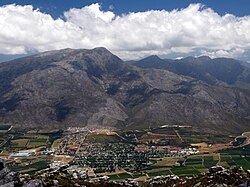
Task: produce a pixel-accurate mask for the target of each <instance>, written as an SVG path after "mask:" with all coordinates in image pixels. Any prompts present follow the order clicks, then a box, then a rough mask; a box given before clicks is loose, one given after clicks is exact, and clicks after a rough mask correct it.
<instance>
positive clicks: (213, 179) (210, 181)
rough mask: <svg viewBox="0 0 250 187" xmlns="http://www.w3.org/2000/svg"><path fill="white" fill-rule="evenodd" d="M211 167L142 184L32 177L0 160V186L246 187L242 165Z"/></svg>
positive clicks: (54, 174) (60, 175)
mask: <svg viewBox="0 0 250 187" xmlns="http://www.w3.org/2000/svg"><path fill="white" fill-rule="evenodd" d="M215 168H218V169H217V170H214V169H213V170H210V172H207V173H204V174H202V175H193V176H190V177H184V178H179V177H178V176H175V175H167V176H157V177H154V178H153V179H147V180H146V181H145V182H143V183H140V184H139V183H138V182H137V181H134V180H131V179H126V180H122V181H121V180H120V181H110V180H108V177H107V178H105V177H99V178H98V177H97V178H86V179H77V178H75V177H74V175H72V174H69V173H67V172H66V170H63V169H59V170H57V171H53V170H52V171H50V172H49V170H47V171H42V172H40V173H39V174H35V175H32V176H29V175H26V176H21V175H20V174H19V173H17V172H12V171H10V170H9V169H8V168H6V167H5V165H4V163H3V162H2V161H0V187H78V186H82V187H106V186H107V187H168V186H169V187H170V186H176V187H200V186H204V187H221V186H223V187H229V186H230V187H237V186H238V187H247V186H249V185H250V180H249V177H250V173H249V171H244V170H243V169H242V168H234V169H220V168H221V167H215Z"/></svg>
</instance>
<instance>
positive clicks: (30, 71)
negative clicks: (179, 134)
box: [0, 48, 250, 133]
mask: <svg viewBox="0 0 250 187" xmlns="http://www.w3.org/2000/svg"><path fill="white" fill-rule="evenodd" d="M202 59H205V60H208V61H210V60H209V59H208V58H202ZM154 60H159V59H158V58H157V57H155V56H153V57H151V59H150V58H149V60H148V62H152V61H154ZM211 60H212V59H211ZM163 61H164V63H165V60H163ZM163 61H161V62H163ZM169 61H170V66H166V67H167V68H169V67H170V68H173V69H167V68H166V67H165V66H161V65H162V64H161V63H159V62H157V63H153V64H157V66H158V65H159V66H158V67H157V68H154V67H139V65H138V62H137V63H135V64H127V63H125V62H124V61H122V60H121V59H120V58H119V57H117V56H115V55H113V54H112V53H111V52H109V51H108V50H107V49H105V48H95V49H92V50H86V49H64V50H58V51H49V52H45V53H41V54H37V55H33V56H30V57H24V58H21V59H16V60H13V61H10V62H4V63H1V64H0V83H1V86H0V121H1V122H2V123H10V124H12V125H13V126H15V127H22V128H38V127H39V128H67V127H69V126H78V127H85V126H88V127H90V128H104V127H111V128H148V127H149V126H152V127H153V126H161V125H163V124H170V125H173V124H174V125H175V124H181V125H184V124H185V125H191V126H193V127H194V128H196V129H198V130H201V131H210V132H212V133H217V132H221V131H224V130H225V131H226V132H228V133H230V132H243V131H245V130H249V129H250V126H249V127H248V125H249V124H250V112H249V111H250V94H249V90H248V89H247V88H245V86H244V85H243V83H244V84H246V85H249V83H248V82H247V81H245V79H243V78H245V77H246V75H247V74H246V75H245V74H244V76H245V77H244V76H243V75H242V76H243V78H242V79H239V77H238V74H236V75H237V81H241V80H243V81H242V85H241V87H240V86H239V85H238V83H237V84H236V83H235V82H233V83H232V84H230V83H231V82H229V81H228V80H227V79H226V82H225V81H223V78H224V77H222V78H221V79H222V80H219V79H218V77H213V74H212V75H210V76H211V78H210V79H212V80H213V81H215V82H213V83H210V82H209V81H206V79H205V80H203V77H201V78H199V77H197V76H191V75H192V74H191V75H190V74H189V73H186V74H185V73H182V72H181V73H178V72H176V70H178V68H176V67H175V66H173V65H172V64H171V63H174V62H175V61H174V60H168V61H167V62H168V63H169ZM199 61H202V60H201V59H199ZM175 63H176V62H175ZM183 63H184V62H181V63H178V64H183ZM215 63H220V62H215ZM190 64H191V65H189V66H187V67H188V69H187V70H186V71H188V70H190V67H193V66H197V65H199V64H203V62H201V63H198V64H197V63H193V62H190ZM232 64H234V63H232ZM168 65H169V64H168ZM223 65H225V63H222V65H221V66H223ZM211 69H213V68H211ZM194 70H196V69H194ZM194 72H196V73H197V71H194ZM243 72H244V73H247V72H248V71H247V70H246V69H244V71H243ZM231 74H232V73H231ZM231 74H230V73H229V75H231ZM232 75H233V76H234V74H232ZM206 78H207V77H206ZM226 78H227V77H226ZM228 82H229V83H228Z"/></svg>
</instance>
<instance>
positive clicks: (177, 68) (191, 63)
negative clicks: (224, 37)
mask: <svg viewBox="0 0 250 187" xmlns="http://www.w3.org/2000/svg"><path fill="white" fill-rule="evenodd" d="M242 63H243V62H241V61H238V60H235V59H230V58H215V59H211V58H209V57H207V56H201V57H198V58H195V57H187V58H182V59H178V60H169V59H160V58H159V57H157V56H150V57H147V58H145V59H142V60H139V61H137V62H134V63H133V64H134V65H136V66H138V67H141V68H155V69H165V70H168V71H171V72H174V73H176V74H178V75H185V76H190V77H193V78H195V79H198V80H202V81H204V82H206V83H208V84H216V83H218V81H222V82H224V83H227V84H229V85H237V84H238V83H247V84H249V83H250V69H249V68H247V65H245V66H243V65H242ZM245 64H246V63H245Z"/></svg>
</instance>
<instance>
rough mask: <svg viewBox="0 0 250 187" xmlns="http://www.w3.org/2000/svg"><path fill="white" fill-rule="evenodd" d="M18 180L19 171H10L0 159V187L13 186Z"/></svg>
mask: <svg viewBox="0 0 250 187" xmlns="http://www.w3.org/2000/svg"><path fill="white" fill-rule="evenodd" d="M19 182H20V180H19V173H17V172H12V171H10V170H9V169H8V168H7V167H5V164H4V162H3V161H2V160H0V187H12V186H13V187H14V186H15V185H17V184H19Z"/></svg>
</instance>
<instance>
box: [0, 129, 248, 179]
mask: <svg viewBox="0 0 250 187" xmlns="http://www.w3.org/2000/svg"><path fill="white" fill-rule="evenodd" d="M187 131H190V132H191V127H189V126H188V127H186V126H180V127H179V126H163V127H160V128H158V129H156V128H155V129H151V130H150V131H127V132H125V131H120V132H118V131H114V130H112V129H100V130H93V129H86V128H69V129H67V130H65V131H62V130H55V131H49V132H46V131H39V130H36V131H34V130H33V131H28V132H16V131H14V130H13V129H12V128H8V129H7V128H6V131H5V134H3V138H5V137H6V138H5V140H6V141H5V144H4V142H3V143H2V146H1V154H0V157H1V158H2V159H4V160H5V161H6V165H7V166H8V167H9V168H11V169H12V170H14V171H18V172H20V173H21V174H24V175H27V174H31V175H34V174H39V173H40V174H43V175H46V176H47V175H51V173H52V174H53V173H55V172H58V171H67V173H70V174H71V175H72V176H73V178H75V179H88V180H90V179H91V180H98V181H99V180H111V181H121V180H124V179H131V181H133V182H140V181H148V180H149V179H150V178H151V179H154V178H155V177H157V176H167V175H173V176H179V177H181V176H193V175H198V174H202V173H204V172H206V171H209V170H210V168H211V167H214V166H216V167H217V166H220V167H222V166H223V167H228V166H230V165H229V163H232V162H230V160H228V157H227V156H226V154H224V153H220V152H218V151H220V150H216V149H215V150H214V148H215V147H218V146H213V144H212V143H210V144H209V143H205V142H204V143H188V142H185V141H187V140H188V138H190V136H186V135H187V134H188V133H187ZM197 137H199V136H198V135H197V136H196V138H197ZM201 138H203V137H201ZM215 138H218V137H215ZM223 138H226V137H223ZM229 139H230V140H231V144H228V143H224V144H220V147H221V149H222V150H224V149H225V148H230V147H235V146H241V144H242V145H247V144H246V142H248V141H249V134H247V133H246V134H244V136H242V137H241V136H238V137H236V138H235V139H233V138H230V137H227V139H226V140H229ZM223 141H224V139H223ZM236 144H237V145H236ZM244 150H245V149H244ZM231 157H232V159H234V160H233V161H236V160H235V158H234V157H236V155H232V156H231ZM245 160H246V159H245ZM241 161H242V160H241ZM239 162H240V161H239ZM247 162H248V161H247ZM235 163H236V162H235ZM234 165H237V163H236V164H234ZM234 165H232V166H234ZM249 165H250V164H249ZM246 166H247V167H248V165H246ZM246 169H248V168H246ZM249 169H250V168H249ZM133 182H132V183H133Z"/></svg>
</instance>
